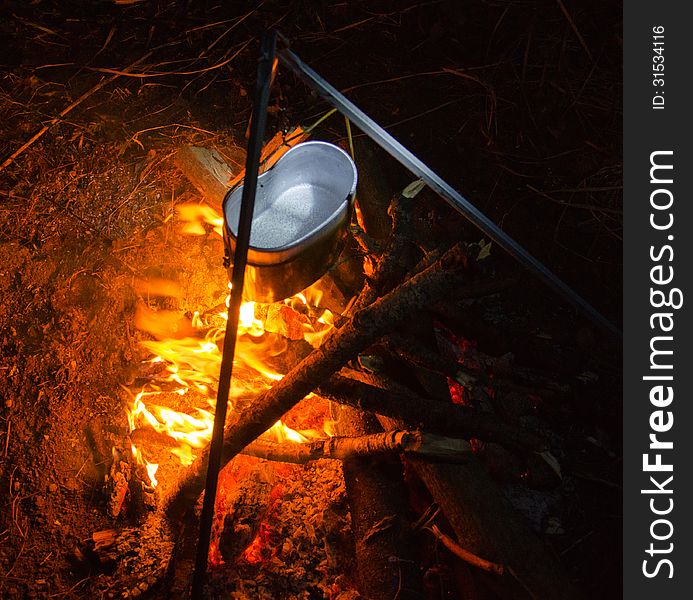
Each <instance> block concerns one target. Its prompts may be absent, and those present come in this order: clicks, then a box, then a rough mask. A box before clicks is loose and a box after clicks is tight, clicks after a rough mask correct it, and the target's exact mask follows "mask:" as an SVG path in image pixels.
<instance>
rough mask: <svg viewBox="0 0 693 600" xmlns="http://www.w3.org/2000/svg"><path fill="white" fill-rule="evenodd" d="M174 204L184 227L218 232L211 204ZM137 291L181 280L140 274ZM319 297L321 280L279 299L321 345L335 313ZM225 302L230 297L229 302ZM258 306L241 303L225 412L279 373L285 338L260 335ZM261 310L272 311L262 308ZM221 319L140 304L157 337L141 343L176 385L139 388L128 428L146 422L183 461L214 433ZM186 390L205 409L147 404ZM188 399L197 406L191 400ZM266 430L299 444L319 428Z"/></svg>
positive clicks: (151, 467) (151, 469)
mask: <svg viewBox="0 0 693 600" xmlns="http://www.w3.org/2000/svg"><path fill="white" fill-rule="evenodd" d="M177 210H178V216H179V218H180V220H181V221H182V222H183V224H184V226H183V231H184V232H185V233H189V234H193V235H201V234H204V233H206V229H205V227H204V225H205V224H208V225H211V226H212V227H213V229H214V231H215V232H217V233H218V234H219V235H221V233H222V227H223V217H222V216H221V214H220V213H218V212H217V211H216V210H214V209H213V208H212V207H210V206H208V205H206V204H193V203H187V204H183V205H181V206H179V207H178V208H177ZM229 287H231V286H230V284H229ZM137 289H138V290H140V291H141V292H143V293H144V292H145V291H146V293H148V294H151V295H164V296H166V295H171V296H174V295H178V286H177V285H175V283H174V282H168V281H162V280H152V281H149V280H147V281H141V280H138V283H137ZM321 300H322V291H321V290H320V288H319V286H318V285H313V286H311V287H310V288H308V289H306V290H304V291H303V293H299V294H297V295H296V296H294V297H292V298H288V299H286V300H284V303H283V304H284V305H286V306H287V307H289V308H290V309H292V310H293V311H296V313H297V316H298V317H301V318H300V319H298V318H297V319H296V320H297V322H299V323H300V326H301V327H302V328H303V337H304V339H305V340H306V341H307V342H308V343H310V344H311V345H313V346H318V345H320V343H321V342H322V340H323V338H324V337H325V335H326V334H327V333H328V332H329V331H330V330H331V329H332V327H333V323H334V316H333V314H332V313H331V312H330V311H329V310H326V309H318V308H317V307H318V306H319V305H320V302H321ZM228 302H229V298H227V306H228ZM280 306H281V304H280ZM261 312H262V309H261V307H260V305H257V304H256V303H254V302H245V303H244V304H243V305H242V306H241V309H240V315H239V328H238V338H237V340H236V352H235V358H234V377H233V381H232V388H231V392H230V398H229V399H230V410H233V407H234V404H235V403H236V401H237V400H239V399H241V398H246V399H247V398H252V397H254V396H256V395H257V394H259V393H262V392H263V391H265V390H267V389H269V387H270V386H271V385H272V383H273V382H274V381H278V380H279V379H281V378H282V377H283V375H282V374H281V373H279V372H277V370H276V369H275V368H274V367H272V366H271V359H272V358H273V357H275V356H277V355H278V354H280V353H281V352H283V351H284V350H285V348H286V341H285V340H284V338H282V337H281V336H279V335H267V336H266V335H265V333H266V331H265V323H264V322H263V320H262V319H260V318H258V317H257V315H258V314H260V313H261ZM306 313H312V317H313V319H312V321H313V323H312V324H311V322H310V321H311V320H310V319H308V318H307V317H305V316H304V315H305V314H306ZM264 314H265V315H267V314H269V313H268V311H267V310H265V312H264ZM274 314H276V311H275V312H274ZM226 319H227V314H226V312H220V313H218V314H216V315H207V314H204V313H203V315H201V314H200V313H198V312H196V313H194V314H193V317H192V319H189V318H185V317H184V316H183V315H182V314H181V312H179V311H167V310H158V311H156V310H153V309H151V308H148V307H146V306H145V305H144V304H142V305H140V306H138V307H137V311H136V315H135V324H136V326H137V328H138V329H140V330H141V331H144V332H146V333H149V334H150V335H151V336H152V337H153V338H154V339H152V340H145V341H142V342H141V344H142V346H143V347H144V348H145V349H147V350H148V351H149V352H151V353H152V355H153V357H152V358H151V359H150V361H151V362H152V363H162V364H163V365H165V370H166V372H167V374H166V376H165V380H166V381H168V382H169V383H174V384H177V385H178V386H179V387H177V388H176V389H174V390H173V392H171V391H169V392H163V391H161V390H160V389H156V388H155V386H154V385H153V384H152V386H147V388H149V387H151V388H152V389H146V390H142V391H140V392H139V393H138V394H137V395H135V396H134V398H133V400H132V404H131V406H130V408H129V409H128V422H129V426H130V430H131V431H134V430H135V429H137V428H140V427H147V428H151V429H153V430H154V431H156V432H157V433H160V434H162V435H165V436H167V437H168V438H170V441H171V444H172V445H174V447H173V448H171V453H172V454H174V455H175V456H177V457H178V459H179V460H180V462H181V463H182V464H183V465H189V464H191V463H192V461H193V460H194V459H195V453H194V450H195V449H198V448H201V447H203V446H204V445H205V444H206V443H207V442H208V441H209V440H210V438H211V434H212V428H213V422H214V413H213V411H214V405H215V398H216V391H215V390H216V387H217V383H218V377H219V368H220V365H221V358H222V354H221V347H222V344H223V338H224V331H225V321H226ZM299 331H300V330H299ZM191 392H196V393H198V394H202V396H203V397H204V398H205V407H204V408H202V407H199V406H198V407H194V408H192V409H191V410H189V411H187V412H183V411H177V410H174V409H173V408H170V407H167V406H164V405H163V404H159V403H156V402H150V400H153V399H154V398H157V399H159V398H160V399H161V401H162V402H163V403H165V399H164V398H165V394H171V393H174V394H178V395H180V396H183V397H187V396H189V394H190V393H191ZM190 404H191V405H192V404H194V400H191V402H190ZM328 429H329V428H326V431H327V430H328ZM265 435H269V436H271V437H272V438H273V439H274V440H276V441H279V442H294V443H303V442H306V441H307V440H308V439H309V438H310V437H320V436H322V435H323V433H322V432H316V431H303V432H299V431H296V430H294V429H292V428H290V427H288V426H287V425H285V424H284V423H282V422H281V421H278V422H277V423H275V424H274V425H273V426H272V427H271V428H270V429H269V430H268V431H267V433H266V434H265ZM132 449H133V456H134V457H135V458H136V460H138V462H139V463H140V464H143V465H145V466H146V470H147V474H148V476H149V479H150V481H151V484H152V487H154V486H156V485H157V483H158V482H157V481H156V477H155V474H156V471H157V468H158V465H156V464H152V463H149V462H147V461H146V460H145V459H144V457H143V456H142V453H141V452H140V451H139V450H138V449H137V448H135V447H134V446H133V448H132Z"/></svg>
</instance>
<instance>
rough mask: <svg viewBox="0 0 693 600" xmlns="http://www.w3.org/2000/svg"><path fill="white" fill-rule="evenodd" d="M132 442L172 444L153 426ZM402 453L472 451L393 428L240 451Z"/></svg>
mask: <svg viewBox="0 0 693 600" xmlns="http://www.w3.org/2000/svg"><path fill="white" fill-rule="evenodd" d="M130 439H131V440H132V442H133V443H135V444H137V443H141V442H143V441H146V442H147V443H148V444H157V445H161V446H166V447H171V444H175V443H176V440H174V439H173V438H172V437H171V436H169V435H167V434H165V433H159V432H157V431H155V430H153V429H149V428H144V429H135V430H133V431H132V432H131V433H130ZM397 452H405V453H411V454H418V455H419V456H428V457H429V458H435V459H438V460H445V461H448V462H460V461H462V462H464V461H466V460H467V459H468V454H469V452H471V448H470V446H469V443H468V442H467V441H465V440H461V439H456V438H450V437H446V436H440V435H434V434H430V433H425V432H423V431H418V430H412V431H410V430H393V431H385V432H381V433H374V434H370V435H362V436H358V437H347V436H335V437H331V438H325V439H319V440H310V441H307V442H283V443H281V442H275V441H272V440H265V439H263V438H259V439H257V440H255V441H254V442H252V443H250V444H248V445H247V446H246V447H245V448H243V451H242V452H240V453H239V454H242V455H243V456H253V457H255V458H262V459H264V460H270V461H273V462H284V463H292V464H297V465H305V464H307V463H309V462H311V461H314V460H320V459H332V460H347V459H350V458H356V457H363V456H375V455H380V454H392V453H397Z"/></svg>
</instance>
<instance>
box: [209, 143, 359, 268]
mask: <svg viewBox="0 0 693 600" xmlns="http://www.w3.org/2000/svg"><path fill="white" fill-rule="evenodd" d="M306 146H324V147H329V148H330V150H331V151H334V150H337V152H338V153H341V154H342V155H343V157H344V158H346V160H347V164H349V165H350V166H351V173H352V176H353V179H352V184H351V188H350V190H349V192H348V193H347V195H346V196H345V198H344V199H343V200H342V202H341V203H340V205H339V206H338V208H336V209H335V211H334V213H333V214H332V216H331V217H330V218H329V219H327V220H326V221H323V222H322V223H321V224H320V225H317V226H316V227H315V228H313V229H312V230H310V231H309V232H308V233H306V234H304V235H303V236H301V237H299V238H297V239H296V240H293V241H291V242H290V243H288V244H284V245H282V246H278V247H276V248H259V247H257V246H253V245H250V246H249V247H248V262H249V264H253V265H255V266H262V265H277V264H281V263H284V262H287V261H289V260H291V259H292V258H294V257H295V256H296V255H298V254H300V253H301V252H303V251H305V250H306V248H305V247H306V246H307V245H311V244H312V243H314V242H317V241H319V240H320V239H322V238H324V237H326V236H329V235H334V234H335V229H338V228H339V223H338V222H339V221H342V220H345V219H344V217H345V216H347V217H348V216H349V214H350V208H351V202H352V200H353V198H354V195H355V194H356V186H357V184H358V170H357V168H356V164H355V163H354V160H353V159H352V158H351V156H350V155H349V153H348V152H346V151H345V150H344V149H343V148H340V147H339V146H337V145H336V144H332V143H331V142H326V141H323V140H308V141H305V142H301V143H299V144H296V145H295V146H292V147H291V148H289V150H287V151H286V152H285V153H284V154H283V155H282V156H281V157H280V158H279V159H278V160H277V162H276V163H275V164H274V165H272V167H271V168H269V169H267V171H265V172H264V173H261V174H260V175H259V177H258V182H259V181H260V180H261V179H262V178H263V177H265V176H266V175H269V174H271V173H272V171H273V170H274V169H275V168H277V166H278V165H279V164H280V163H281V161H282V160H284V159H285V158H286V157H287V156H289V155H290V154H291V153H293V152H296V151H297V150H298V149H305V148H306ZM243 184H244V179H242V180H241V181H239V182H238V183H237V184H236V185H235V186H234V187H233V188H231V189H230V190H229V191H228V192H227V193H226V196H225V197H224V201H223V203H222V212H223V217H224V233H225V234H226V235H227V236H228V242H229V243H230V244H231V245H232V246H235V242H236V235H235V234H234V232H233V231H232V230H231V227H230V225H229V223H228V220H227V218H226V205H227V202H228V200H229V199H230V197H231V196H232V195H233V194H234V193H237V192H238V191H239V190H240V189H241V188H242V187H243ZM345 208H346V210H345ZM335 225H336V226H335ZM231 249H233V248H231Z"/></svg>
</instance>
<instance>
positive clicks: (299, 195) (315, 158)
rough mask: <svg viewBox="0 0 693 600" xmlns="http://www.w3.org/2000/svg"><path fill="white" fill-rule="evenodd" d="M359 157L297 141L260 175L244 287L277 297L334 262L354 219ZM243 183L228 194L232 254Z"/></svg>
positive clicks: (268, 298) (253, 294) (248, 294)
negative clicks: (353, 209) (355, 161)
mask: <svg viewBox="0 0 693 600" xmlns="http://www.w3.org/2000/svg"><path fill="white" fill-rule="evenodd" d="M356 180H357V172H356V165H355V164H354V162H353V161H352V160H351V157H350V156H349V155H348V154H347V153H346V152H344V150H342V149H341V148H339V147H337V146H335V145H334V144H329V143H327V142H321V141H309V142H303V143H302V144H297V145H296V146H294V147H293V148H291V149H290V150H288V151H287V152H286V154H284V156H282V157H281V158H280V159H279V160H278V161H277V163H276V164H275V165H274V166H273V167H272V168H271V169H269V170H268V171H266V172H264V173H262V174H261V175H260V176H259V178H258V185H257V193H256V197H255V211H254V214H253V222H252V228H251V234H250V247H249V248H248V266H247V267H246V271H245V281H244V286H243V295H244V297H245V298H246V299H249V300H255V301H257V302H276V301H277V300H282V299H284V298H288V297H289V296H292V295H294V294H295V293H297V292H300V291H301V290H303V289H305V288H306V287H308V286H309V285H311V284H312V283H314V282H315V281H317V280H318V279H319V278H320V277H322V276H323V275H324V274H325V273H326V272H327V270H328V269H329V268H330V267H331V266H332V265H333V264H334V262H335V261H336V260H337V257H338V256H339V254H340V252H341V249H342V243H343V241H344V236H345V233H346V231H347V227H348V224H349V221H350V219H351V210H352V206H353V201H354V193H355V191H356ZM242 193H243V185H242V184H241V185H239V186H238V187H236V188H234V189H232V190H230V191H229V193H228V194H227V195H226V197H225V198H224V204H223V212H224V241H225V243H226V250H227V255H228V256H229V257H230V259H231V261H232V260H233V252H234V249H235V242H236V234H237V232H238V219H239V213H240V206H241V196H242Z"/></svg>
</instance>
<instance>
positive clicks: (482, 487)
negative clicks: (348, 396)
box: [380, 417, 581, 600]
mask: <svg viewBox="0 0 693 600" xmlns="http://www.w3.org/2000/svg"><path fill="white" fill-rule="evenodd" d="M380 422H381V424H382V425H383V427H387V428H395V427H401V426H402V424H403V423H402V420H401V419H389V418H387V417H381V418H380ZM407 460H408V462H409V463H410V464H411V465H412V467H413V468H414V471H415V472H416V474H417V475H418V476H419V478H420V479H421V480H422V481H423V482H424V484H425V485H426V487H427V488H428V490H429V491H430V492H431V495H432V496H433V500H434V501H435V502H436V503H437V504H438V506H439V507H440V510H441V512H442V513H443V514H444V515H445V517H446V518H447V520H448V522H449V523H450V525H451V527H452V528H453V530H454V532H455V535H456V537H457V539H458V540H459V542H460V544H462V545H463V546H464V547H465V548H466V549H468V551H470V552H472V553H474V554H477V555H479V556H485V557H487V558H488V559H489V560H492V561H494V562H497V563H499V564H502V565H505V567H507V570H508V571H509V572H510V573H511V574H513V576H514V577H515V578H516V579H517V581H518V582H519V583H520V584H521V585H522V586H523V587H524V588H525V590H526V591H528V592H529V594H530V596H531V597H533V598H536V599H537V600H539V599H541V600H574V599H577V598H581V595H580V594H579V593H578V591H577V590H576V589H575V588H574V587H573V585H572V584H571V582H570V579H569V577H568V574H567V573H566V572H565V570H564V569H563V567H562V565H561V564H560V562H559V561H558V558H557V557H556V556H554V555H553V554H552V553H551V552H550V551H549V550H548V549H547V548H546V546H544V544H543V542H542V541H541V540H540V539H539V538H537V537H536V536H535V535H534V533H533V532H532V531H530V529H529V527H528V526H527V525H526V523H525V522H524V520H523V517H522V516H521V515H519V514H518V513H517V511H516V510H515V509H514V508H513V507H512V506H510V504H509V502H508V500H507V499H506V498H505V496H503V494H502V492H501V491H500V490H499V489H498V486H497V485H496V483H495V482H494V481H493V480H492V479H491V477H490V476H489V475H488V473H487V472H486V471H485V470H484V468H483V467H482V466H481V465H480V464H479V463H478V461H476V460H471V459H470V460H469V461H467V462H465V463H464V464H454V465H453V464H443V463H435V464H434V463H431V462H430V461H426V460H425V459H421V458H418V457H416V456H409V457H408V458H407Z"/></svg>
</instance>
